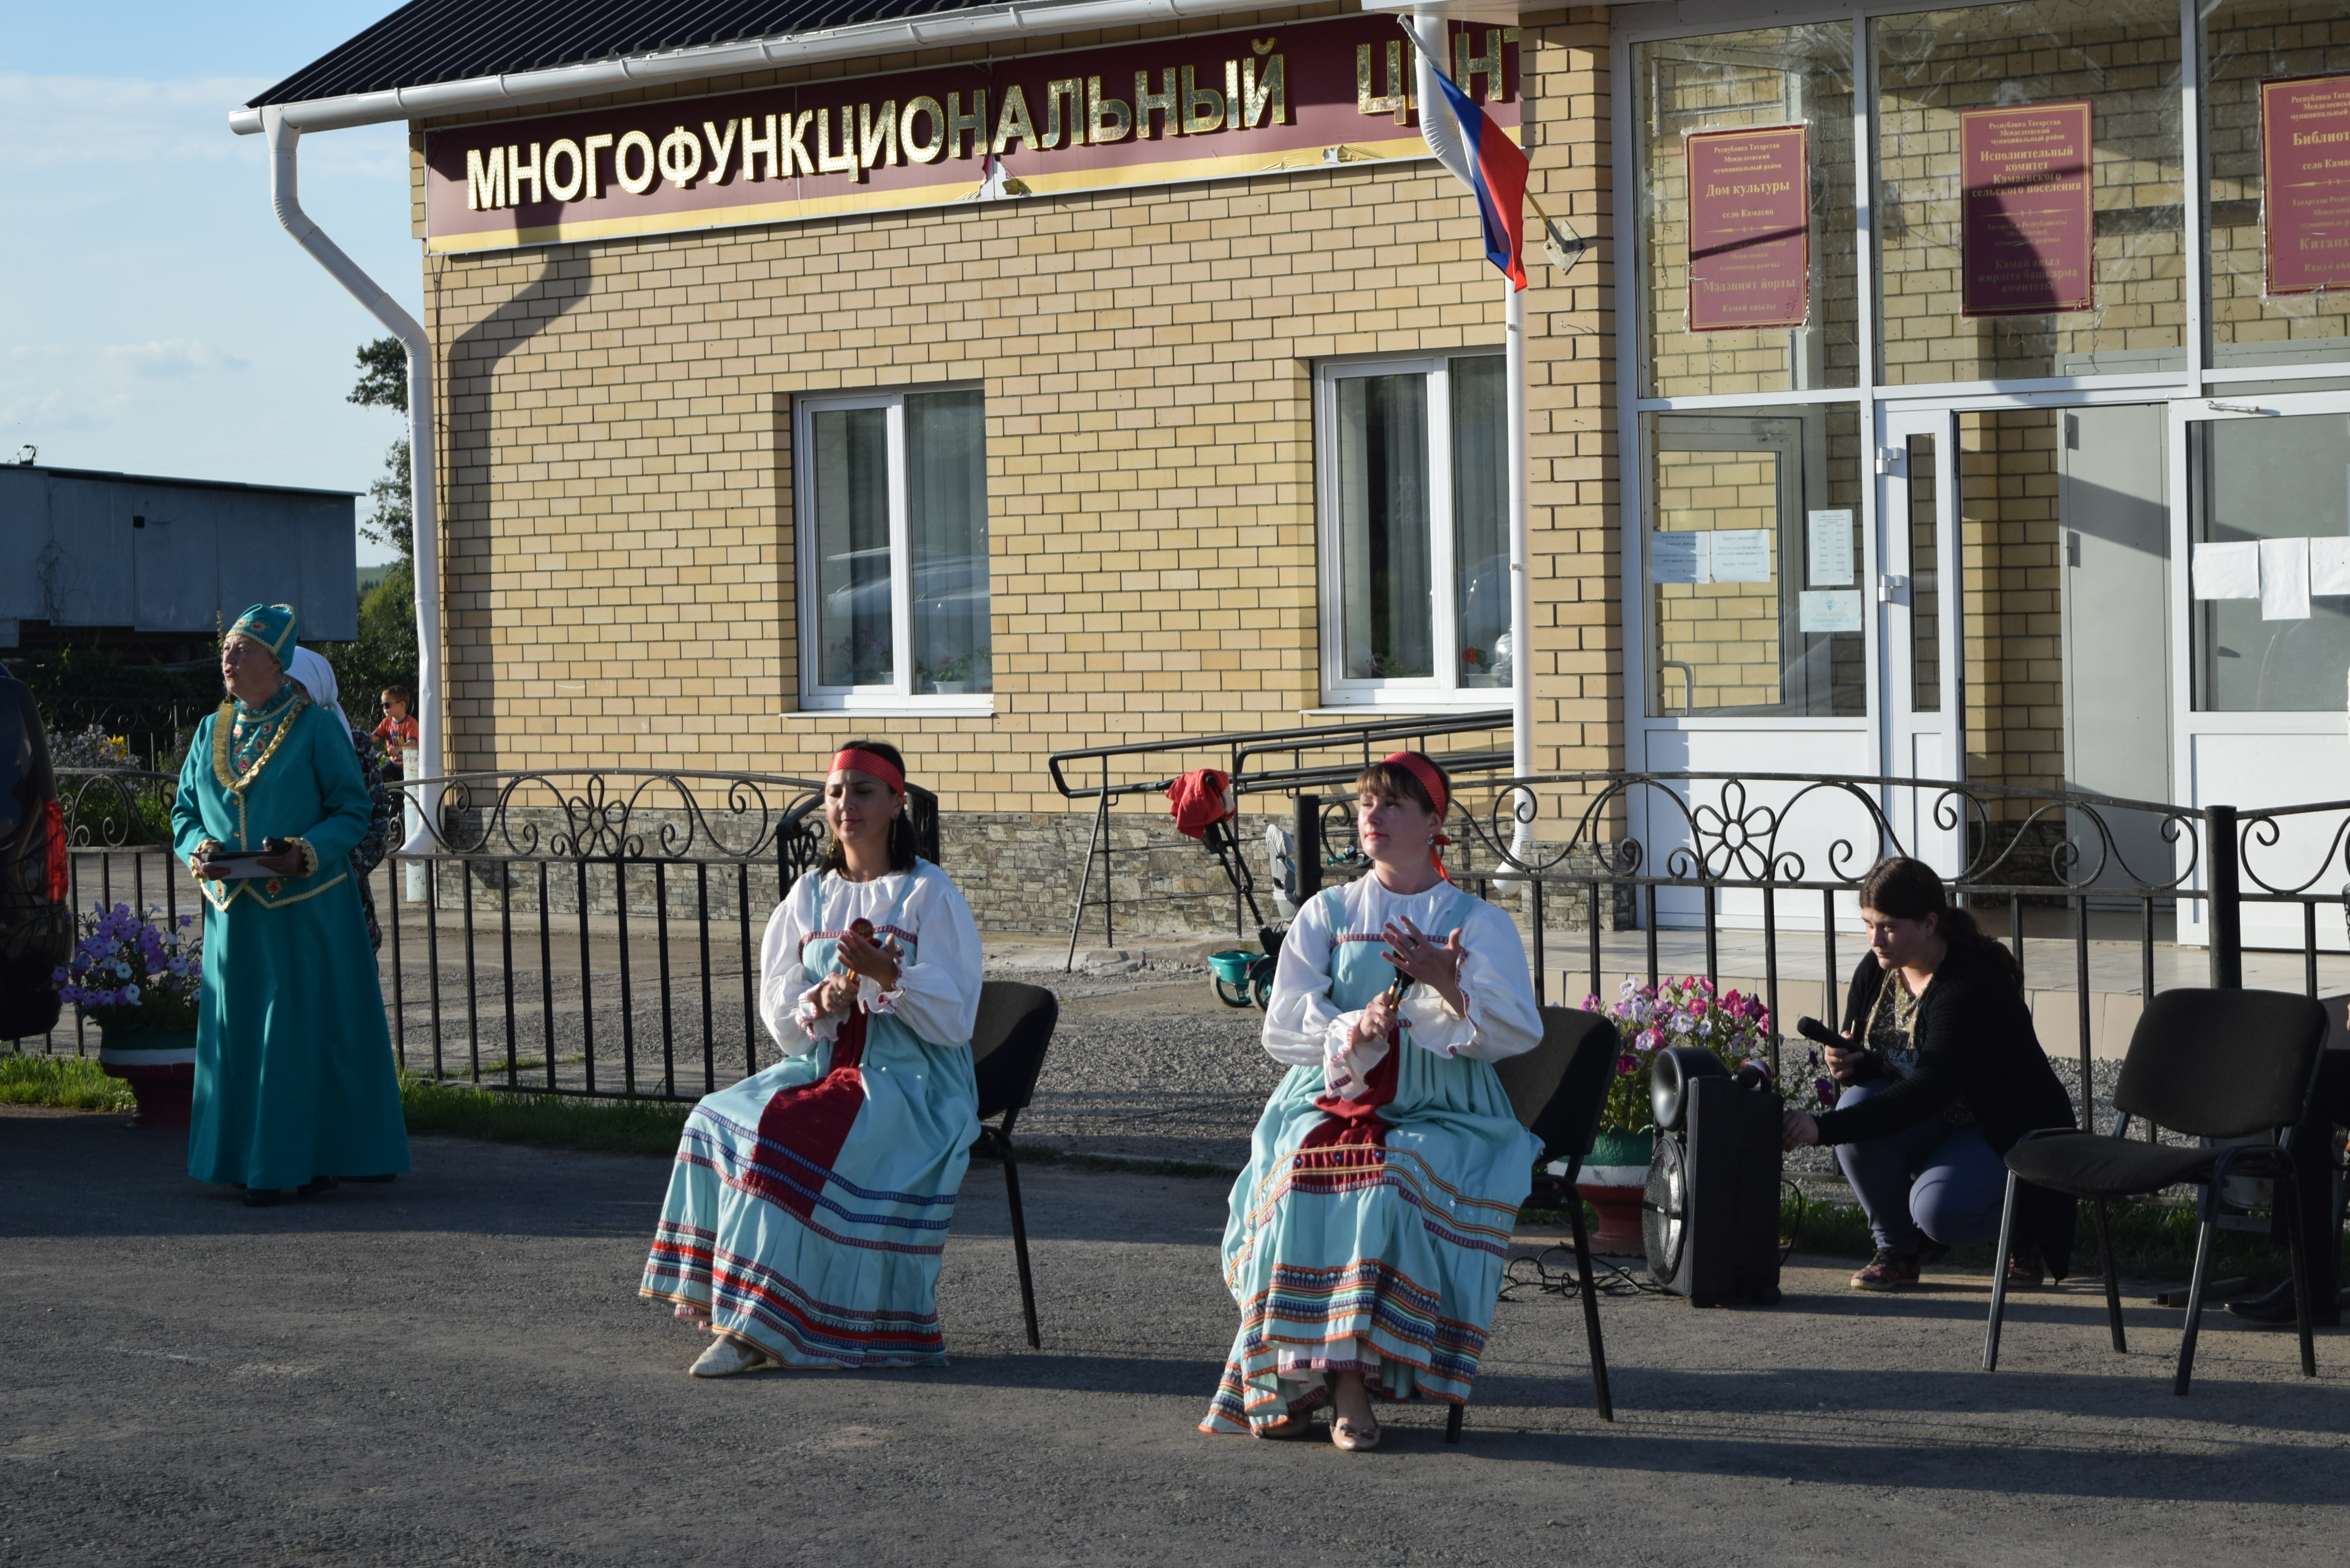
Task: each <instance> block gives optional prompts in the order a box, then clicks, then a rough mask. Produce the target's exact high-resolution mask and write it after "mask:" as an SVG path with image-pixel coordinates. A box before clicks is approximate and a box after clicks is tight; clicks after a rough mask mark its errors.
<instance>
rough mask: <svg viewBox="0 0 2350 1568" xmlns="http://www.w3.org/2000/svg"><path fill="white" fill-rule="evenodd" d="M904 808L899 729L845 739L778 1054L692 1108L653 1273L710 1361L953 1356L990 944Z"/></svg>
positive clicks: (770, 1017)
mask: <svg viewBox="0 0 2350 1568" xmlns="http://www.w3.org/2000/svg"><path fill="white" fill-rule="evenodd" d="M905 806H906V774H905V760H904V758H902V757H900V756H899V753H898V749H897V748H896V747H895V746H891V745H887V744H885V743H883V742H879V741H852V742H849V743H848V744H847V746H846V747H844V748H843V749H842V750H841V751H840V753H839V754H838V755H837V756H835V757H834V758H833V759H832V770H831V774H830V776H829V777H828V778H827V779H826V781H825V786H824V815H825V823H826V825H827V826H828V827H830V828H831V829H832V847H831V849H830V850H829V851H828V852H827V855H826V857H825V860H824V864H823V865H822V867H819V868H818V869H817V870H816V871H814V872H811V873H810V874H809V875H807V876H805V877H801V878H800V879H799V880H798V881H797V882H795V883H794V884H793V886H792V890H791V892H790V893H789V894H788V895H787V896H786V897H785V899H784V901H783V902H782V903H781V904H780V905H778V906H776V909H775V915H774V917H773V918H772V919H769V920H768V922H767V934H766V940H765V941H764V943H763V944H762V946H761V948H760V956H759V1015H760V1017H761V1018H762V1019H764V1021H765V1023H766V1026H767V1032H768V1033H770V1034H772V1035H773V1036H774V1037H775V1043H776V1044H778V1045H780V1046H781V1047H782V1048H783V1051H784V1059H783V1061H781V1062H780V1063H778V1064H775V1066H773V1067H770V1068H768V1069H767V1070H766V1071H765V1072H764V1073H760V1074H757V1075H754V1076H752V1077H749V1078H745V1079H743V1081H742V1082H741V1083H739V1084H736V1085H734V1086H733V1087H732V1088H729V1089H723V1090H721V1091H719V1092H718V1093H717V1094H714V1095H712V1096H709V1097H708V1098H707V1099H705V1100H703V1101H702V1103H701V1104H700V1105H698V1106H695V1107H694V1108H693V1114H692V1115H691V1116H689V1117H687V1118H686V1124H685V1136H684V1138H683V1139H682V1140H681V1142H680V1143H679V1145H678V1150H677V1164H676V1166H675V1168H674V1169H673V1171H672V1172H671V1178H670V1186H669V1199H668V1202H667V1203H666V1204H665V1205H664V1206H663V1208H662V1210H661V1219H660V1229H659V1230H658V1231H656V1232H655V1234H654V1237H653V1249H652V1256H651V1257H650V1259H649V1260H648V1261H647V1262H646V1264H645V1275H644V1281H643V1282H642V1284H641V1285H640V1287H639V1289H640V1292H641V1293H643V1294H645V1295H648V1296H651V1297H653V1298H654V1299H656V1300H659V1301H665V1302H669V1303H672V1304H673V1305H674V1306H675V1307H676V1309H677V1315H678V1316H680V1317H681V1318H684V1319H686V1320H687V1321H688V1322H691V1323H694V1324H700V1325H701V1326H702V1327H704V1328H707V1329H708V1330H710V1331H711V1333H712V1335H713V1336H714V1337H713V1339H712V1342H711V1345H710V1347H709V1348H708V1349H707V1350H705V1351H703V1352H702V1355H701V1357H700V1359H698V1360H696V1361H695V1362H694V1364H693V1366H691V1368H690V1369H689V1370H691V1372H692V1374H693V1375H694V1376H697V1377H727V1376H733V1374H735V1373H738V1372H750V1371H754V1370H756V1369H758V1368H760V1367H763V1366H815V1367H833V1368H841V1367H858V1366H943V1365H945V1362H946V1341H945V1338H944V1336H943V1335H942V1334H941V1332H940V1329H939V1313H938V1282H939V1251H940V1248H941V1244H942V1243H943V1242H944V1241H945V1240H946V1234H947V1225H948V1222H949V1221H950V1220H951V1219H952V1218H953V1216H954V1199H955V1189H956V1188H958V1187H960V1186H961V1185H962V1173H963V1168H964V1167H965V1166H966V1165H968V1164H969V1163H970V1151H971V1145H972V1139H974V1138H976V1137H978V1136H979V1116H978V1111H979V1093H978V1089H977V1087H976V1085H974V1084H973V1082H972V1063H971V1031H972V1022H973V1021H974V1020H975V1019H976V1017H977V1016H978V1012H979V983H980V964H981V952H980V944H979V932H978V930H977V929H976V928H974V927H973V926H972V919H971V909H970V908H969V907H968V906H967V905H965V904H964V902H963V898H962V894H961V893H960V892H958V891H956V890H955V885H954V884H953V883H952V882H951V881H949V880H948V879H947V875H946V873H945V872H943V871H941V870H940V869H939V868H938V867H935V866H933V865H931V863H930V862H929V861H927V860H921V859H918V858H917V857H915V854H914V830H913V825H912V823H911V822H910V820H909V819H908V817H907V815H906V810H905Z"/></svg>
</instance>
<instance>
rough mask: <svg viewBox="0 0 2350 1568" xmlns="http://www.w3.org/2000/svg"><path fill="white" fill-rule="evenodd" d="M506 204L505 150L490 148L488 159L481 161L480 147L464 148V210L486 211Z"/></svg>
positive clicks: (470, 211) (472, 211)
mask: <svg viewBox="0 0 2350 1568" xmlns="http://www.w3.org/2000/svg"><path fill="white" fill-rule="evenodd" d="M505 204H506V150H505V149H504V148H503V147H493V148H491V149H490V158H489V161H488V162H486V163H484V161H482V152H481V149H479V148H477V147H469V148H467V149H466V150H465V210H466V211H467V212H469V213H486V212H489V211H491V210H492V209H493V208H496V207H503V206H504V205H505Z"/></svg>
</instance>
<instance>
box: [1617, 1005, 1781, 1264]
mask: <svg viewBox="0 0 2350 1568" xmlns="http://www.w3.org/2000/svg"><path fill="white" fill-rule="evenodd" d="M1650 1084H1651V1095H1652V1097H1653V1100H1652V1103H1653V1106H1654V1109H1655V1111H1656V1125H1657V1147H1656V1154H1655V1156H1654V1158H1651V1160H1650V1161H1649V1164H1648V1187H1647V1189H1646V1190H1645V1191H1644V1192H1643V1193H1642V1195H1641V1202H1640V1208H1641V1215H1640V1230H1641V1239H1642V1241H1643V1242H1644V1243H1645V1245H1646V1248H1647V1251H1648V1272H1649V1274H1650V1275H1651V1276H1652V1277H1653V1278H1654V1279H1655V1280H1656V1282H1658V1283H1659V1284H1660V1285H1662V1286H1664V1287H1665V1289H1667V1290H1669V1291H1670V1292H1672V1293H1674V1294H1675V1295H1682V1296H1687V1297H1689V1299H1690V1304H1691V1305H1692V1306H1719V1305H1721V1303H1724V1302H1752V1303H1757V1304H1760V1305H1763V1306H1773V1305H1775V1304H1777V1303H1778V1300H1779V1181H1780V1169H1781V1165H1780V1149H1779V1141H1780V1124H1781V1120H1782V1110H1781V1106H1780V1104H1779V1096H1778V1095H1777V1094H1775V1093H1774V1092H1773V1090H1772V1087H1771V1085H1770V1083H1769V1081H1768V1079H1767V1078H1766V1077H1765V1076H1764V1075H1763V1072H1762V1070H1761V1069H1760V1068H1759V1067H1756V1066H1753V1065H1749V1066H1747V1067H1745V1068H1742V1069H1741V1070H1740V1072H1739V1074H1738V1075H1737V1076H1736V1077H1735V1078H1733V1077H1731V1075H1730V1074H1729V1073H1728V1071H1727V1070H1726V1069H1725V1068H1724V1067H1723V1066H1722V1064H1721V1060H1720V1058H1718V1057H1716V1056H1715V1055H1714V1054H1712V1053H1711V1052H1710V1051H1700V1050H1693V1049H1684V1048H1675V1049H1672V1050H1667V1051H1662V1052H1659V1053H1658V1056H1657V1063H1656V1066H1655V1069H1654V1071H1653V1073H1652V1075H1651V1077H1650Z"/></svg>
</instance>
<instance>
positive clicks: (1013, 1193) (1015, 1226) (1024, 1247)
mask: <svg viewBox="0 0 2350 1568" xmlns="http://www.w3.org/2000/svg"><path fill="white" fill-rule="evenodd" d="M1005 1121H1006V1124H1007V1125H1006V1129H1005V1131H1004V1134H1003V1137H1001V1138H1000V1139H999V1140H998V1141H999V1143H1000V1144H1001V1145H1002V1147H1003V1192H1004V1196H1005V1197H1007V1198H1008V1199H1011V1201H1012V1251H1013V1253H1014V1256H1015V1257H1017V1258H1018V1259H1019V1262H1020V1311H1021V1314H1022V1315H1024V1317H1025V1318H1026V1319H1027V1320H1028V1348H1029V1349H1031V1350H1042V1349H1043V1348H1045V1346H1044V1343H1043V1341H1042V1340H1040V1339H1039V1338H1038V1337H1037V1334H1036V1286H1035V1282H1033V1281H1032V1280H1031V1279H1030V1278H1029V1275H1028V1221H1027V1218H1026V1216H1024V1214H1022V1213H1021V1211H1020V1161H1019V1160H1018V1159H1017V1158H1014V1156H1013V1153H1012V1136H1011V1132H1010V1128H1009V1122H1010V1118H1009V1117H1006V1118H1005Z"/></svg>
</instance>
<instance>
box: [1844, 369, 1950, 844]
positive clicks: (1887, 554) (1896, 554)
mask: <svg viewBox="0 0 2350 1568" xmlns="http://www.w3.org/2000/svg"><path fill="white" fill-rule="evenodd" d="M1879 418H1880V420H1881V421H1882V422H1881V427H1880V439H1879V441H1878V443H1877V528H1878V532H1879V535H1880V536H1879V539H1878V543H1877V562H1878V568H1879V569H1878V571H1877V576H1876V578H1875V581H1874V582H1873V583H1871V584H1870V585H1869V587H1868V592H1867V594H1866V599H1867V600H1868V601H1869V602H1868V603H1867V605H1866V610H1867V611H1870V612H1873V613H1874V614H1875V615H1876V616H1877V619H1878V627H1879V629H1878V634H1877V649H1878V651H1879V661H1878V662H1879V671H1878V680H1879V685H1880V688H1881V690H1882V692H1883V701H1881V702H1880V703H1879V704H1878V708H1877V711H1879V712H1880V713H1882V714H1883V715H1884V738H1883V742H1882V752H1881V754H1882V756H1883V759H1884V772H1885V773H1886V774H1888V775H1890V776H1892V777H1896V778H1908V779H1930V780H1941V781H1948V782H1950V783H1953V784H1955V783H1958V782H1960V781H1961V780H1963V779H1964V778H1965V777H1966V772H1967V770H1966V732H1965V717H1966V701H1965V685H1964V667H1963V664H1962V662H1961V653H1962V649H1963V644H1962V642H1961V639H1960V628H1961V627H1962V625H1963V617H1962V616H1961V614H1960V605H1959V587H1960V581H1961V574H1960V572H1959V571H1958V570H1957V569H1956V566H1957V563H1958V562H1959V560H1960V522H1959V487H1958V468H1959V464H1958V461H1957V458H1958V443H1957V441H1956V439H1955V437H1956V430H1955V428H1954V427H1955V421H1954V419H1953V416H1952V415H1951V413H1950V410H1947V409H1933V410H1893V409H1887V410H1884V411H1883V412H1882V413H1881V414H1880V416H1879ZM1852 597H1853V598H1854V600H1855V601H1856V603H1855V606H1854V610H1855V613H1861V611H1862V608H1863V607H1862V606H1861V605H1860V604H1859V603H1858V602H1857V601H1859V600H1860V599H1861V598H1862V597H1863V596H1862V595H1861V594H1859V593H1857V592H1856V593H1855V594H1854V595H1853V596H1852ZM1888 794H1889V795H1890V796H1891V798H1889V799H1888V800H1887V802H1886V809H1887V815H1889V816H1890V817H1891V818H1892V821H1893V827H1894V831H1895V832H1897V833H1898V834H1899V835H1900V836H1901V839H1902V842H1903V843H1904V844H1906V845H1908V846H1909V849H1910V852H1911V853H1912V854H1914V855H1916V856H1917V857H1918V858H1919V859H1921V860H1924V861H1926V862H1927V863H1928V864H1929V865H1930V866H1932V867H1934V868H1935V869H1936V870H1938V871H1939V872H1941V873H1942V874H1943V875H1944V876H1952V875H1955V874H1956V873H1957V872H1958V871H1960V869H1961V868H1963V867H1965V865H1966V863H1967V814H1966V812H1965V811H1964V809H1962V807H1961V805H1960V803H1959V802H1958V801H1956V800H1948V801H1945V800H1943V799H1942V798H1941V797H1940V795H1939V792H1937V791H1934V790H1931V789H1895V790H1891V791H1889V792H1888Z"/></svg>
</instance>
